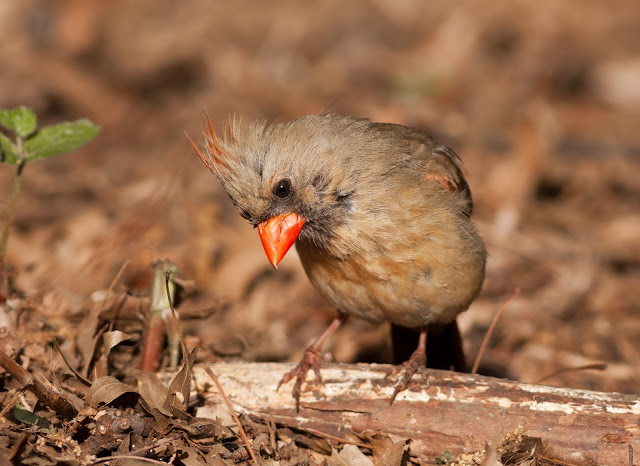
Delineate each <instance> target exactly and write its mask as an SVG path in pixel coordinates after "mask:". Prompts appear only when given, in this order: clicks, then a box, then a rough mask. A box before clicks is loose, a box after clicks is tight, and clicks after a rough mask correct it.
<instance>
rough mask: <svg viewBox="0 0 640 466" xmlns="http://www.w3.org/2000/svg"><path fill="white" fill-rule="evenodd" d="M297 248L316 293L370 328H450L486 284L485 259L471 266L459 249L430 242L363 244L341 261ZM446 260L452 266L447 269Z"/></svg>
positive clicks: (302, 245) (303, 244)
mask: <svg viewBox="0 0 640 466" xmlns="http://www.w3.org/2000/svg"><path fill="white" fill-rule="evenodd" d="M449 244H452V245H455V243H454V242H450V243H449ZM296 247H297V250H298V254H299V256H300V259H301V261H302V265H303V267H304V269H305V271H306V273H307V275H308V277H309V279H310V280H311V282H312V283H313V285H314V286H315V288H316V289H317V290H318V292H319V293H320V294H321V295H322V296H323V297H324V298H325V299H327V300H328V301H329V302H330V303H331V304H332V305H334V306H335V307H336V308H337V309H338V310H339V311H340V312H342V313H344V314H347V315H350V316H354V317H357V318H361V319H364V320H368V321H371V322H380V321H383V320H388V321H390V322H392V323H394V324H397V325H402V326H405V327H420V326H423V325H426V324H428V323H431V322H450V321H452V320H453V319H455V317H456V315H457V314H458V313H460V312H462V311H464V310H465V309H467V307H468V306H469V304H470V303H471V301H472V300H473V299H474V298H475V296H476V295H477V294H478V292H479V290H480V287H481V285H482V280H483V278H484V259H483V258H482V260H481V261H477V260H476V261H473V260H467V259H468V257H467V258H465V257H464V255H465V254H463V253H462V251H460V250H457V249H456V248H455V247H453V248H452V249H451V250H449V251H443V250H442V245H441V244H439V243H438V241H434V239H433V238H429V237H421V238H420V240H419V241H417V240H416V241H408V242H393V241H389V242H387V243H386V244H380V243H376V242H367V240H366V239H362V241H361V244H360V247H358V248H353V250H352V251H351V252H350V253H348V254H341V255H340V256H337V255H334V254H332V253H331V252H330V251H328V250H325V249H321V248H317V247H314V245H313V244H311V243H308V242H304V241H298V242H297V243H296ZM482 254H484V250H482ZM443 257H446V258H448V259H450V260H451V261H452V263H451V264H446V263H445V264H443V263H442V260H443V259H442V258H443ZM445 260H446V259H445ZM474 262H475V265H474Z"/></svg>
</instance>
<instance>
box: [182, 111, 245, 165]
mask: <svg viewBox="0 0 640 466" xmlns="http://www.w3.org/2000/svg"><path fill="white" fill-rule="evenodd" d="M202 126H203V127H204V134H205V139H206V145H205V149H206V150H204V151H201V150H200V148H199V147H198V145H197V144H196V143H195V141H194V140H193V139H191V136H189V135H188V134H187V138H188V139H189V142H190V143H191V146H192V147H193V149H194V150H195V152H196V154H197V155H198V157H200V160H202V163H204V165H205V166H206V167H207V168H208V169H209V171H210V172H211V173H213V174H214V175H216V176H217V177H218V178H220V177H223V178H227V177H228V176H229V175H230V172H232V171H233V168H232V166H231V165H232V164H233V163H234V162H237V160H236V159H235V157H234V156H233V155H231V154H230V153H229V151H228V150H225V147H224V146H225V145H228V144H235V143H236V142H237V140H236V132H237V127H238V125H237V124H236V120H235V116H234V117H233V120H231V118H230V119H229V124H228V125H225V126H226V128H225V127H223V132H224V131H225V130H226V135H224V136H223V139H222V144H221V141H220V140H219V139H218V136H216V133H215V131H214V130H213V125H212V124H211V118H209V115H206V116H205V115H203V116H202ZM185 134H186V133H185ZM203 152H204V154H203Z"/></svg>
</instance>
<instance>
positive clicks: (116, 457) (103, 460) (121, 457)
mask: <svg viewBox="0 0 640 466" xmlns="http://www.w3.org/2000/svg"><path fill="white" fill-rule="evenodd" d="M114 460H115V461H117V460H136V461H146V462H147V463H153V464H162V465H163V466H167V463H165V462H164V461H160V460H154V459H152V458H145V457H144V456H133V455H114V456H107V457H106V458H100V459H97V460H95V461H94V462H93V463H91V464H92V465H93V464H102V463H108V462H109V461H114Z"/></svg>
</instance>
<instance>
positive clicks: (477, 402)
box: [193, 362, 640, 465]
mask: <svg viewBox="0 0 640 466" xmlns="http://www.w3.org/2000/svg"><path fill="white" fill-rule="evenodd" d="M208 367H210V369H211V370H212V371H213V372H214V373H215V374H216V375H217V377H218V379H219V380H220V383H221V384H222V387H223V388H224V390H225V393H226V395H227V396H228V397H229V399H230V400H231V402H232V403H233V405H234V406H235V409H236V411H237V412H239V413H244V414H247V415H250V416H255V417H260V418H264V419H269V420H272V421H275V422H276V423H279V424H282V425H286V426H289V427H293V428H300V429H303V430H308V431H319V432H322V433H325V434H328V435H330V436H335V437H344V436H345V435H347V434H348V433H352V432H355V433H363V432H365V431H372V432H374V433H375V432H381V433H384V434H386V435H389V436H390V437H391V438H392V439H398V440H400V439H411V442H410V452H411V454H412V455H415V456H417V457H419V458H422V459H425V460H431V461H432V460H433V458H434V457H436V456H438V455H440V454H442V453H443V452H444V451H445V450H448V451H450V452H452V453H453V454H454V455H457V454H460V453H463V452H473V451H480V450H482V449H483V448H484V447H485V444H486V442H488V443H490V444H493V445H496V444H499V443H500V441H501V439H502V438H503V436H504V435H505V434H508V433H509V432H512V431H514V430H516V429H518V428H520V429H522V430H523V431H524V434H526V435H528V436H531V437H540V438H541V439H542V440H543V441H545V442H547V443H548V449H547V452H552V453H553V455H554V457H555V458H558V459H561V460H563V461H566V462H567V463H568V464H576V465H579V464H610V465H628V464H629V459H628V458H629V446H631V447H632V448H633V450H635V451H636V452H640V397H638V396H636V395H623V394H619V393H599V392H593V391H587V390H575V389H569V388H558V387H551V386H545V385H532V384H523V383H518V382H514V381H510V380H503V379H496V378H491V377H484V376H477V375H470V374H460V373H454V372H449V371H437V370H432V371H430V377H429V384H427V383H425V381H424V380H422V379H421V378H420V377H415V378H414V380H413V381H412V383H411V385H410V387H409V389H408V390H406V391H405V392H402V393H400V394H399V395H398V397H397V398H396V400H395V402H394V403H393V405H390V404H389V399H390V397H391V394H392V392H393V388H394V380H385V379H384V375H385V372H386V371H387V370H388V369H389V366H385V365H375V364H372V365H368V364H357V365H346V364H332V365H326V366H323V367H322V377H323V380H324V384H323V385H320V384H317V383H314V382H313V380H311V381H310V382H309V383H307V384H306V385H304V386H303V393H302V397H301V400H300V412H299V413H296V411H295V404H294V401H293V399H292V397H291V384H292V383H293V382H290V383H289V384H286V385H284V386H283V387H281V388H280V390H279V391H276V387H277V385H278V382H279V381H280V378H281V377H282V374H284V373H286V372H287V371H289V370H290V369H292V367H293V366H292V365H291V364H276V363H241V362H236V363H226V362H225V363H218V364H213V365H209V366H208ZM193 376H194V379H195V385H196V387H195V389H196V390H198V392H199V393H200V394H201V395H202V394H203V393H204V394H205V397H206V401H207V403H206V405H207V408H206V409H204V410H203V411H200V412H199V415H202V416H207V417H208V416H210V415H211V414H212V413H220V412H222V411H223V410H226V407H225V406H224V403H223V401H222V398H221V396H220V395H219V393H218V392H217V390H216V389H215V387H214V386H213V382H212V381H211V379H210V377H209V376H208V375H207V374H206V373H205V372H204V367H203V366H195V367H194V368H193ZM309 378H310V379H313V376H311V375H310V376H309Z"/></svg>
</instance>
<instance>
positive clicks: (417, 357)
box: [384, 351, 429, 404]
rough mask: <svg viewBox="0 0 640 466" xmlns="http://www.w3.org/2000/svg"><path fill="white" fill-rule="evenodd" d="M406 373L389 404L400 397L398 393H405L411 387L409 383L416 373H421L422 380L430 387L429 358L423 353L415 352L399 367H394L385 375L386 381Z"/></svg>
mask: <svg viewBox="0 0 640 466" xmlns="http://www.w3.org/2000/svg"><path fill="white" fill-rule="evenodd" d="M402 371H404V375H403V376H402V379H400V382H398V384H397V385H396V388H395V389H394V390H393V395H391V400H389V404H393V401H394V400H395V399H396V396H398V393H400V392H402V391H404V390H406V389H407V387H408V386H409V382H411V378H412V377H413V375H414V374H415V373H416V372H419V373H420V374H421V375H422V379H423V380H424V381H425V383H426V384H427V387H428V386H429V372H428V370H427V357H426V355H425V354H424V353H423V352H420V351H415V352H414V353H413V354H412V355H411V357H410V358H409V359H408V360H407V361H405V362H403V363H402V364H398V365H397V366H393V367H392V368H391V369H389V371H387V373H386V375H385V377H384V378H385V379H388V378H389V377H391V376H393V375H396V374H398V373H399V372H402Z"/></svg>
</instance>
